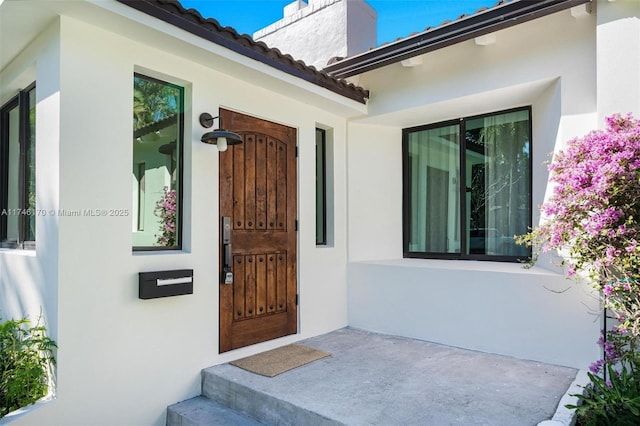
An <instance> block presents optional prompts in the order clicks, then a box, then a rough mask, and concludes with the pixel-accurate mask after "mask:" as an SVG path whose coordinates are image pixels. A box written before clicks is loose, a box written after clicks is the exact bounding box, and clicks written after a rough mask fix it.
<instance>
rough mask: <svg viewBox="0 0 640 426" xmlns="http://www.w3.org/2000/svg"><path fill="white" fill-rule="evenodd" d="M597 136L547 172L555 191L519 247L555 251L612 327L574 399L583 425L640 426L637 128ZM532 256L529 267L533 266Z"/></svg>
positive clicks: (616, 127) (610, 124) (573, 146)
mask: <svg viewBox="0 0 640 426" xmlns="http://www.w3.org/2000/svg"><path fill="white" fill-rule="evenodd" d="M606 122H607V127H606V129H604V130H596V131H593V132H591V133H589V134H587V135H586V136H584V137H582V138H575V139H573V140H571V141H569V142H568V144H567V147H566V149H565V150H563V151H562V152H560V153H558V154H557V155H556V157H555V158H554V160H553V162H552V163H551V165H550V166H549V171H550V172H551V176H550V180H551V182H553V183H554V184H555V186H554V191H553V194H552V195H551V197H550V198H549V199H548V200H547V201H546V202H545V203H544V204H543V205H542V207H541V211H542V215H543V221H542V224H541V225H540V226H539V227H537V228H535V229H534V230H533V231H532V232H530V233H529V234H527V235H524V236H520V237H519V238H518V241H519V242H520V243H525V244H528V245H531V246H533V247H535V248H536V250H535V251H534V253H537V254H539V253H540V252H548V251H551V250H558V251H559V252H560V253H561V254H562V256H563V259H564V260H563V261H562V263H563V265H565V266H566V268H567V273H568V275H569V276H572V277H573V276H579V275H582V276H585V277H586V278H587V279H589V280H590V282H591V283H592V284H593V286H594V287H595V289H596V290H598V291H599V293H600V294H601V295H602V299H603V304H604V307H605V312H606V313H605V315H607V316H610V317H612V318H613V319H615V320H616V321H615V325H614V327H612V328H610V329H607V330H603V334H602V337H601V338H600V341H599V344H600V345H601V346H602V347H603V354H604V356H603V359H601V360H598V361H596V362H594V363H593V364H592V365H591V367H590V370H591V371H590V373H589V377H590V378H591V385H590V386H589V387H588V388H587V389H585V391H586V396H582V395H578V398H579V399H580V400H581V402H582V405H580V406H579V407H575V406H570V408H576V411H577V413H578V418H579V420H580V421H581V422H582V423H584V424H590V425H591V424H592V425H608V424H616V425H619V424H634V425H637V424H640V371H639V369H638V367H639V366H640V357H639V356H638V344H639V339H640V244H639V242H640V121H639V120H637V119H635V118H634V117H633V116H632V115H631V114H628V115H627V116H622V115H620V114H616V115H613V116H611V117H607V119H606ZM537 254H534V256H533V258H532V262H535V261H536V259H537Z"/></svg>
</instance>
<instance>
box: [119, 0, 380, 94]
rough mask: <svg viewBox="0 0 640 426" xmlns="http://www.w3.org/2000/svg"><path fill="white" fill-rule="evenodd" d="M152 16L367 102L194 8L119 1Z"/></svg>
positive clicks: (161, 0)
mask: <svg viewBox="0 0 640 426" xmlns="http://www.w3.org/2000/svg"><path fill="white" fill-rule="evenodd" d="M117 1H118V2H120V3H123V4H126V5H127V6H130V7H132V8H134V9H137V10H139V11H141V12H144V13H146V14H148V15H150V16H153V17H155V18H158V19H160V20H162V21H165V22H167V23H169V24H171V25H174V26H176V27H178V28H181V29H183V30H185V31H187V32H190V33H192V34H194V35H196V36H199V37H202V38H204V39H206V40H209V41H210V42H212V43H216V44H219V45H220V46H223V47H225V48H228V49H230V50H232V51H234V52H236V53H239V54H241V55H244V56H246V57H249V58H251V59H254V60H256V61H259V62H262V63H264V64H266V65H269V66H271V67H273V68H276V69H278V70H280V71H282V72H285V73H287V74H289V75H291V76H294V77H297V78H301V79H303V80H305V81H308V82H310V83H313V84H315V85H317V86H320V87H323V88H325V89H328V90H331V91H332V92H334V93H337V94H339V95H341V96H344V97H346V98H349V99H353V100H355V101H357V102H360V103H363V104H364V103H366V100H367V99H368V98H369V91H368V90H365V89H363V88H362V87H358V86H356V85H354V84H352V83H348V82H347V81H345V80H343V79H341V78H339V77H334V76H331V75H329V74H328V73H326V72H325V71H319V70H317V69H316V68H315V67H313V66H309V65H306V64H305V63H304V62H303V61H298V60H295V59H294V58H293V57H291V55H285V54H283V53H282V52H280V50H278V49H275V48H270V47H268V46H267V45H266V44H265V43H263V42H256V41H254V40H253V39H252V38H251V37H250V36H249V35H247V34H239V33H238V32H237V31H236V30H235V29H233V28H231V27H223V26H222V25H220V23H219V22H218V21H217V20H215V19H213V18H204V17H203V16H202V15H201V14H200V13H199V12H198V11H197V10H195V9H185V8H184V7H183V6H182V5H181V4H180V2H178V1H177V0H117Z"/></svg>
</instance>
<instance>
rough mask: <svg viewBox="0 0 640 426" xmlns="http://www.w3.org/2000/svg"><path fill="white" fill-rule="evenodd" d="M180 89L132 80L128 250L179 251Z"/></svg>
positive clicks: (148, 79) (143, 79) (158, 82)
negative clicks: (130, 244) (130, 243)
mask: <svg viewBox="0 0 640 426" xmlns="http://www.w3.org/2000/svg"><path fill="white" fill-rule="evenodd" d="M183 113H184V89H183V88H182V87H180V86H177V85H175V84H172V83H168V82H165V81H161V80H158V79H155V78H151V77H147V76H144V75H140V74H135V75H134V78H133V163H132V164H133V168H132V175H133V185H132V188H133V194H132V202H133V214H132V230H133V249H134V250H154V249H180V248H181V233H182V226H181V222H182V203H181V199H182V152H183V133H184V131H183V128H184V114H183Z"/></svg>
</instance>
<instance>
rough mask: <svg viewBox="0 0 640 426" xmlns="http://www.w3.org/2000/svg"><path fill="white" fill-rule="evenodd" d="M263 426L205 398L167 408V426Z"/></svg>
mask: <svg viewBox="0 0 640 426" xmlns="http://www.w3.org/2000/svg"><path fill="white" fill-rule="evenodd" d="M214 425H215V426H263V423H260V422H259V421H257V420H255V419H252V418H251V417H249V416H246V415H244V414H242V413H239V412H237V411H234V410H232V409H231V408H229V407H225V406H224V405H222V404H220V403H218V402H215V401H212V400H210V399H208V398H205V397H203V396H197V397H195V398H191V399H188V400H186V401H182V402H179V403H177V404H173V405H170V406H169V407H168V408H167V426H214Z"/></svg>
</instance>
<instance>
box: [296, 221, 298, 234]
mask: <svg viewBox="0 0 640 426" xmlns="http://www.w3.org/2000/svg"><path fill="white" fill-rule="evenodd" d="M296 232H298V219H296Z"/></svg>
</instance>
